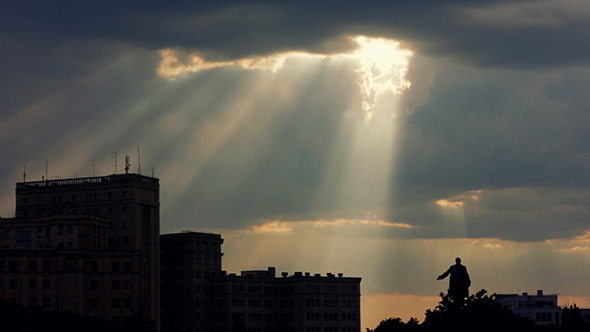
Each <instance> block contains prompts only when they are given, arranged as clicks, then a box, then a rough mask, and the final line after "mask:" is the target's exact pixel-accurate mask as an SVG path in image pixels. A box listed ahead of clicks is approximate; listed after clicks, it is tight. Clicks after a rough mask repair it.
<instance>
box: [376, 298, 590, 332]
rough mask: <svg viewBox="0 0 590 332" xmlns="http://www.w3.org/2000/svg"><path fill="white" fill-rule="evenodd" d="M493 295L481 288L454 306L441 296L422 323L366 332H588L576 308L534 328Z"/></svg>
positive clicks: (384, 325) (394, 323)
mask: <svg viewBox="0 0 590 332" xmlns="http://www.w3.org/2000/svg"><path fill="white" fill-rule="evenodd" d="M494 298H495V294H492V295H491V296H489V295H487V291H486V290H485V289H482V290H481V291H479V292H477V293H476V294H474V295H471V296H470V297H469V298H468V299H467V300H465V302H464V303H455V302H453V300H452V299H451V298H450V297H449V296H448V295H444V294H441V301H440V302H439V304H438V305H437V306H436V308H435V309H434V310H430V309H428V310H426V315H425V319H424V322H422V323H420V322H419V321H418V320H417V319H416V318H411V319H410V320H408V321H407V322H403V321H402V320H401V319H400V318H388V319H384V320H382V321H381V323H380V324H379V325H378V326H377V327H376V328H375V329H373V330H371V329H369V328H367V332H394V331H395V332H400V331H401V332H403V331H500V332H502V331H547V332H553V331H556V332H557V331H560V332H561V331H590V324H588V323H586V322H585V321H584V319H583V317H582V315H581V312H580V309H579V308H576V307H569V308H563V313H562V317H561V325H560V326H538V325H535V324H534V322H533V321H531V320H529V319H526V318H522V317H518V316H515V315H514V314H512V311H510V310H509V309H506V308H504V307H503V306H502V305H501V304H500V303H498V302H496V301H495V299H494Z"/></svg>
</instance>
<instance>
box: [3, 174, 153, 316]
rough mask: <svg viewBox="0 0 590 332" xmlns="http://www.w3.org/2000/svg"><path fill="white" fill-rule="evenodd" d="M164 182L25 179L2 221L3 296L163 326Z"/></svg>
mask: <svg viewBox="0 0 590 332" xmlns="http://www.w3.org/2000/svg"><path fill="white" fill-rule="evenodd" d="M159 214H160V213H159V181H158V179H155V178H150V177H145V176H141V175H137V174H118V175H109V176H102V177H90V178H76V179H60V180H46V181H35V182H21V183H17V185H16V211H15V217H14V218H9V219H6V218H4V219H0V298H1V299H4V300H8V301H11V302H15V303H18V304H22V305H39V306H42V307H44V308H47V309H49V310H55V311H66V310H68V311H71V312H73V313H78V314H83V315H87V316H94V317H99V318H103V319H112V320H117V321H123V320H125V319H128V318H130V317H133V316H137V315H140V316H141V317H144V318H146V319H149V320H151V321H153V322H154V324H155V325H156V327H158V326H159V317H160V312H159V308H160V306H159V301H160V292H159V289H160V281H159V277H160V267H159V231H160V230H159V227H160V226H159V222H160V220H159V218H160V217H159Z"/></svg>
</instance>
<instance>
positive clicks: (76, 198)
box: [72, 194, 78, 202]
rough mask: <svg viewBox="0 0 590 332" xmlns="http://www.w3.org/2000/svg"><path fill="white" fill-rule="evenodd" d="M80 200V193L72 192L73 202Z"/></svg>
mask: <svg viewBox="0 0 590 332" xmlns="http://www.w3.org/2000/svg"><path fill="white" fill-rule="evenodd" d="M77 201H78V194H72V202H77Z"/></svg>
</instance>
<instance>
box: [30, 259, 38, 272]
mask: <svg viewBox="0 0 590 332" xmlns="http://www.w3.org/2000/svg"><path fill="white" fill-rule="evenodd" d="M29 271H37V261H29Z"/></svg>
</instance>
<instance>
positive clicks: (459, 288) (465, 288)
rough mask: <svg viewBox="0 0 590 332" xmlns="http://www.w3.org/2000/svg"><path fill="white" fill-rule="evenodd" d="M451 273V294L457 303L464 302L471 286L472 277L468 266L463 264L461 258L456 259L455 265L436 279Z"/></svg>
mask: <svg viewBox="0 0 590 332" xmlns="http://www.w3.org/2000/svg"><path fill="white" fill-rule="evenodd" d="M449 274H450V275H451V278H450V280H449V294H448V295H449V296H450V297H451V298H452V299H453V301H454V302H456V303H462V302H463V301H464V300H465V298H467V297H469V286H471V279H470V278H469V273H467V268H466V267H465V266H464V265H461V258H459V257H457V258H456V259H455V265H451V267H449V269H448V270H446V271H445V273H443V274H441V275H440V276H438V278H436V280H442V279H444V278H446V277H447V276H448V275H449Z"/></svg>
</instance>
